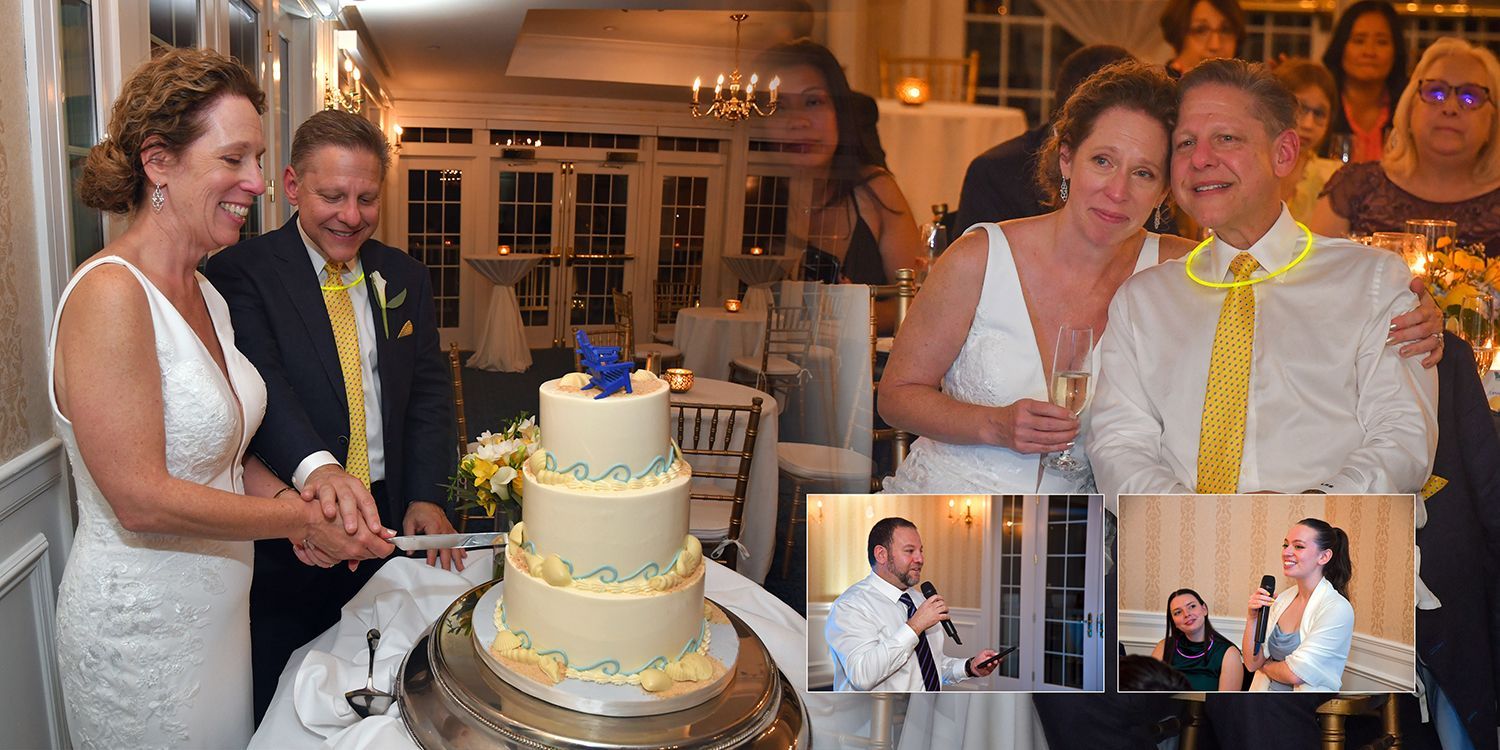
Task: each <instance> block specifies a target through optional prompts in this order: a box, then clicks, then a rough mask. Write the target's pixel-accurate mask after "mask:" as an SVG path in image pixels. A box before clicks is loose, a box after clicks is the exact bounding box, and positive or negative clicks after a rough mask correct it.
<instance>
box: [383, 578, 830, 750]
mask: <svg viewBox="0 0 1500 750" xmlns="http://www.w3.org/2000/svg"><path fill="white" fill-rule="evenodd" d="M494 583H495V582H493V581H490V582H486V583H483V584H480V585H479V586H476V587H475V588H473V589H471V590H469V591H468V592H467V593H465V594H464V595H463V596H461V597H459V598H458V599H457V600H456V601H454V603H453V604H452V605H450V606H449V607H448V609H447V611H445V612H444V613H443V615H442V617H440V618H438V621H437V622H436V623H434V624H433V627H432V630H430V631H429V632H428V634H427V635H424V636H423V637H422V638H421V639H420V640H419V641H418V642H417V644H416V646H415V647H414V648H413V649H412V651H411V653H409V654H407V657H406V660H405V662H404V663H403V664H402V665H401V672H400V674H399V676H398V679H397V680H396V698H397V703H398V704H399V706H400V710H401V719H402V721H403V722H404V723H405V725H406V729H407V731H408V732H410V733H411V736H412V739H413V740H414V741H416V743H417V744H418V745H420V746H421V747H423V748H427V749H428V750H435V749H436V748H455V749H457V750H466V749H467V748H492V747H497V746H499V747H515V748H563V749H565V750H571V749H573V748H631V749H635V748H640V749H644V748H684V749H685V748H694V749H698V748H713V749H718V748H734V747H753V748H757V749H763V750H770V749H771V748H795V747H806V746H809V745H810V744H811V743H810V742H809V741H808V740H807V739H806V738H804V737H802V735H803V733H804V722H805V720H804V714H803V709H802V703H801V701H800V700H799V699H798V697H797V693H796V690H795V689H793V688H792V686H791V684H790V683H789V682H788V681H787V679H786V676H785V675H782V674H781V672H780V671H779V670H777V669H776V665H775V663H774V662H773V661H771V655H770V653H769V652H767V651H766V648H765V645H764V644H762V643H761V642H760V639H759V638H758V637H756V635H755V633H754V632H753V631H751V630H750V627H749V626H748V625H746V624H745V623H744V621H742V620H740V619H739V618H738V617H736V616H735V615H734V613H733V612H730V611H728V610H727V609H725V608H723V607H720V609H721V610H724V613H725V614H726V615H728V617H729V620H730V622H731V623H732V624H733V625H734V630H735V633H736V634H737V635H738V636H739V640H740V642H739V659H738V661H737V663H736V664H735V668H734V674H733V677H732V678H731V679H730V681H729V684H728V686H727V687H725V689H724V692H722V693H720V694H719V695H717V696H715V697H713V698H712V699H710V700H708V701H706V702H704V703H702V704H699V705H697V706H694V707H692V708H688V709H684V710H682V711H677V712H673V713H668V714H659V715H656V716H641V717H631V718H622V717H617V716H600V715H596V714H589V713H580V712H576V711H570V710H568V709H565V708H560V707H558V706H554V705H552V704H550V703H547V702H545V701H542V700H539V699H537V698H534V697H532V696H530V695H527V694H526V693H523V692H521V691H520V690H517V689H516V688H514V687H512V686H511V685H510V684H509V683H507V682H505V681H504V680H502V679H501V678H500V677H499V676H498V675H496V674H495V673H494V672H493V671H492V670H491V669H490V668H489V667H488V666H486V665H485V664H484V663H483V662H482V660H481V657H480V655H479V653H478V649H477V648H476V647H475V645H474V638H473V634H472V627H473V625H472V617H473V612H474V609H475V606H476V605H477V604H478V602H479V598H480V597H481V596H483V595H484V593H485V592H486V591H488V590H489V589H490V587H491V586H493V585H494Z"/></svg>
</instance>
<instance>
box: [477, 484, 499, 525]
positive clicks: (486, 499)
mask: <svg viewBox="0 0 1500 750" xmlns="http://www.w3.org/2000/svg"><path fill="white" fill-rule="evenodd" d="M476 497H477V500H476V502H478V503H479V507H481V508H484V514H485V515H486V516H489V517H490V518H494V517H495V496H494V495H491V494H490V493H488V492H486V491H484V490H479V491H478V492H477V493H476Z"/></svg>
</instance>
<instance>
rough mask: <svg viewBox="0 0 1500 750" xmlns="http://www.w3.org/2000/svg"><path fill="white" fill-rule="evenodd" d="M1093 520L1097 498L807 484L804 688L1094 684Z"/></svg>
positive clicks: (1099, 626)
mask: <svg viewBox="0 0 1500 750" xmlns="http://www.w3.org/2000/svg"><path fill="white" fill-rule="evenodd" d="M1102 530H1103V519H1102V502H1101V499H1100V498H1098V497H1097V496H1093V497H1091V496H1086V495H1082V496H1072V495H1059V496H1021V495H1014V496H1010V495H1007V496H989V495H813V496H811V497H810V498H809V517H808V558H809V559H808V566H807V570H808V599H809V601H808V610H807V611H808V621H809V622H808V640H809V644H808V672H809V674H808V684H809V686H810V687H811V688H812V689H813V690H820V689H821V690H832V691H850V692H912V693H915V692H940V691H955V690H959V691H1035V690H1076V691H1085V690H1088V691H1092V690H1101V689H1102V687H1103V683H1104V679H1103V675H1104V667H1105V655H1106V648H1105V633H1104V613H1105V610H1104V597H1103V585H1102V583H1103V576H1102V571H1103V549H1104V546H1103V533H1102ZM1111 658H1112V654H1111Z"/></svg>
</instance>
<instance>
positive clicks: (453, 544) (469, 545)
mask: <svg viewBox="0 0 1500 750" xmlns="http://www.w3.org/2000/svg"><path fill="white" fill-rule="evenodd" d="M391 544H394V545H396V547H397V548H398V549H403V550H406V551H407V552H412V551H416V550H428V549H475V548H479V547H504V546H505V532H503V531H496V532H490V533H485V534H423V535H421V536H398V537H392V538H391Z"/></svg>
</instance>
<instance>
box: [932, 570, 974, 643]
mask: <svg viewBox="0 0 1500 750" xmlns="http://www.w3.org/2000/svg"><path fill="white" fill-rule="evenodd" d="M937 595H938V594H937V587H936V586H934V585H932V581H923V582H922V596H925V597H927V598H928V599H931V598H932V597H934V596H937ZM942 623H943V632H944V633H947V634H948V637H949V638H952V639H953V642H954V643H957V644H958V645H960V646H962V645H964V642H963V641H960V640H959V639H958V628H955V627H953V623H952V622H951V621H948V620H943V621H942Z"/></svg>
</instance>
